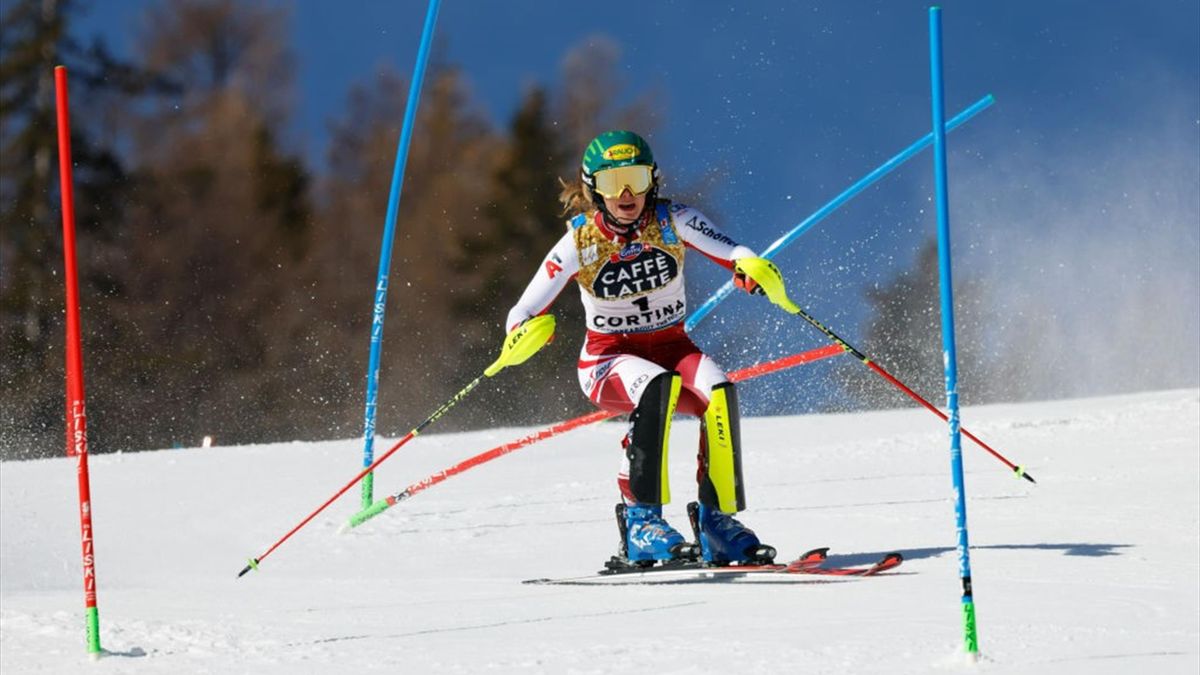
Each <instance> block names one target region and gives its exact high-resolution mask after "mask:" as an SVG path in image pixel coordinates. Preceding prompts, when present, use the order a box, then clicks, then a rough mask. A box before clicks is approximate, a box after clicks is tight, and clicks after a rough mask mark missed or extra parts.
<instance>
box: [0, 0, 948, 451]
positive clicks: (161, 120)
mask: <svg viewBox="0 0 1200 675" xmlns="http://www.w3.org/2000/svg"><path fill="white" fill-rule="evenodd" d="M80 11H81V8H80V6H79V5H78V4H77V3H76V2H75V1H74V0H15V1H14V2H11V3H6V7H5V9H4V10H3V20H2V25H3V28H2V31H0V104H2V105H0V152H2V155H3V165H4V166H3V173H2V175H0V231H2V245H0V340H2V347H0V359H2V362H3V369H2V372H0V380H2V382H0V384H2V388H3V391H2V393H0V419H2V420H3V424H2V430H0V450H2V452H3V453H4V454H3V457H4V458H13V457H36V456H53V455H57V454H59V453H61V452H62V443H61V439H62V425H63V422H62V418H63V357H62V354H63V334H62V333H63V331H62V316H63V289H62V279H61V266H62V262H61V261H62V250H61V234H60V233H61V222H60V220H59V218H60V214H59V210H58V206H57V204H58V194H59V192H58V191H59V185H58V183H57V171H56V167H57V150H56V145H55V127H54V97H53V80H52V76H53V68H54V66H55V65H58V64H65V65H67V66H68V68H69V69H70V72H71V77H72V92H71V93H72V104H73V108H74V109H75V110H79V111H86V114H79V115H76V117H75V119H73V120H72V125H73V129H72V131H73V136H72V147H73V152H74V161H75V181H76V184H75V190H76V195H77V196H76V209H77V213H76V216H77V228H78V239H79V250H80V252H81V255H80V258H79V266H80V269H79V273H80V276H79V278H80V284H81V297H82V298H83V300H82V301H83V305H84V307H83V329H84V359H85V373H86V379H87V387H88V388H87V397H88V398H87V400H88V411H89V418H90V420H91V423H90V424H89V435H90V441H91V447H92V449H93V450H94V451H97V452H103V451H109V450H138V449H148V448H162V447H171V446H173V445H177V444H186V445H194V444H196V443H197V442H198V439H200V438H201V437H202V436H203V435H206V434H212V435H215V436H216V437H217V438H218V440H225V441H228V442H236V443H252V442H265V441H275V440H289V439H297V438H303V439H317V438H338V437H341V438H344V437H350V436H354V435H357V434H359V433H361V426H362V401H363V388H364V386H365V373H364V371H365V364H366V362H367V351H368V347H369V344H368V338H369V331H370V325H369V324H370V320H371V315H370V311H369V310H370V308H369V307H368V303H367V299H368V298H369V297H372V296H373V289H374V285H375V269H376V266H377V261H378V256H379V249H378V247H379V239H380V231H381V226H382V223H383V221H384V216H385V209H386V199H385V195H387V194H388V190H389V185H390V181H391V174H392V165H393V162H394V158H395V148H396V140H397V138H398V136H399V132H400V129H399V126H400V123H401V120H402V119H403V117H404V108H405V98H406V96H407V82H406V80H405V79H404V77H403V76H401V75H399V74H397V73H395V72H393V71H390V70H387V69H383V70H381V71H380V72H379V73H377V74H376V75H375V76H374V77H373V78H372V79H370V80H368V81H363V82H360V83H358V84H357V85H356V86H355V87H354V88H353V89H352V91H351V92H350V93H349V95H348V96H347V98H346V100H345V101H344V103H343V105H342V108H341V111H340V113H339V114H338V115H337V116H336V118H335V119H333V120H331V122H330V125H329V131H330V133H329V142H328V148H327V150H326V159H327V162H326V164H327V167H328V168H327V170H325V171H321V172H316V171H314V170H313V169H312V168H310V167H308V166H306V164H305V162H304V161H303V160H302V158H301V157H300V155H299V154H298V153H297V152H296V151H295V149H293V148H290V147H288V144H287V141H286V139H285V138H283V137H282V136H281V134H280V133H279V131H278V130H280V129H285V128H287V124H288V121H289V119H290V116H291V114H292V112H293V111H292V109H291V103H290V99H289V94H290V92H291V91H292V88H293V87H294V85H295V83H294V82H293V81H292V72H293V68H292V66H293V58H294V57H293V54H292V51H291V47H290V45H289V44H288V36H287V35H286V33H285V30H284V28H283V27H284V26H286V25H287V21H286V16H285V14H284V10H281V9H280V8H279V7H278V6H276V5H275V4H273V3H266V2H234V1H233V0H179V1H176V2H163V3H159V4H156V5H152V6H151V7H150V8H149V9H147V10H146V15H145V16H144V18H143V20H142V30H140V31H139V32H138V33H137V35H136V38H135V40H134V42H133V48H132V56H130V57H129V58H128V59H119V58H116V57H114V56H113V55H112V54H111V53H110V52H109V50H108V49H106V47H105V46H104V45H103V44H102V43H100V42H98V41H94V42H93V43H91V44H83V43H81V42H80V41H79V40H78V39H77V38H76V37H75V36H74V35H73V33H72V31H71V25H72V24H71V22H72V20H73V19H74V18H75V17H77V16H78V15H79V12H80ZM618 57H619V54H618V52H617V50H616V48H615V47H614V46H612V45H611V44H609V43H605V42H604V41H589V43H587V44H585V45H582V46H580V47H578V48H576V49H575V50H574V51H573V52H571V53H570V54H568V55H567V57H566V58H565V59H564V62H563V66H562V69H561V73H560V76H559V80H558V81H557V82H555V83H553V84H552V85H540V86H531V87H529V88H528V89H527V90H526V91H525V92H524V94H523V96H522V98H521V100H520V103H519V105H518V107H517V109H516V112H515V113H514V114H513V116H512V118H511V120H509V121H508V123H507V124H506V125H504V126H502V127H497V126H496V125H494V124H492V123H491V122H490V121H489V120H488V119H487V117H486V116H485V115H483V114H482V113H481V112H480V110H479V108H478V106H477V105H476V103H475V102H474V101H473V100H472V99H471V95H470V93H469V90H468V88H467V86H466V85H467V83H466V82H465V81H464V77H463V75H462V73H461V72H460V71H459V70H457V69H456V68H455V67H454V66H453V65H452V64H449V63H446V62H445V60H444V59H443V58H441V56H440V51H439V50H438V48H437V46H436V45H435V58H434V63H433V64H432V65H431V70H430V73H429V75H428V77H427V79H426V85H425V90H424V92H423V93H422V99H421V106H420V110H419V114H418V118H417V120H416V129H415V133H414V134H413V141H412V147H411V149H410V154H409V159H408V166H407V171H406V179H405V187H404V194H403V199H402V200H401V204H400V211H399V214H398V222H399V223H400V226H399V228H398V231H397V239H396V243H395V249H394V255H393V263H392V270H391V285H392V289H391V292H389V293H388V306H387V310H386V317H387V318H386V324H385V329H384V332H385V339H384V350H383V355H384V358H383V368H382V372H381V388H380V392H379V409H378V419H379V421H380V422H379V431H380V433H383V434H388V435H398V434H402V433H404V432H405V431H407V430H408V427H409V426H411V425H413V424H415V423H416V422H417V421H419V420H420V419H422V418H423V417H424V416H425V415H426V414H428V412H430V409H431V406H433V405H436V402H439V401H442V400H444V399H445V398H446V397H448V396H449V395H451V394H453V393H454V392H455V391H457V390H458V389H459V388H461V387H462V386H463V385H464V384H465V383H466V382H467V381H469V379H471V378H473V377H474V376H475V374H477V373H478V372H480V371H481V370H482V369H483V368H484V367H485V366H486V365H487V364H488V363H489V362H490V361H491V360H492V358H494V356H495V354H494V352H495V350H496V348H497V346H498V343H499V337H500V335H501V334H502V326H501V325H500V324H501V322H502V321H503V318H504V317H503V313H504V311H505V309H506V308H507V306H508V303H511V302H513V301H515V299H516V298H517V296H518V295H519V294H520V291H521V290H522V288H523V287H524V285H525V283H526V282H527V281H528V278H529V275H530V274H532V272H533V264H534V263H535V262H536V260H535V259H536V258H538V257H540V256H541V255H542V253H543V252H544V251H546V250H548V248H549V247H550V246H551V245H552V244H553V242H554V241H556V240H557V239H558V237H559V236H560V235H561V232H562V227H563V224H562V223H563V216H562V214H561V213H560V212H559V206H558V202H557V199H556V196H557V193H558V191H559V184H558V177H560V176H561V177H564V178H571V177H574V176H575V175H576V171H577V163H578V155H579V152H580V149H581V148H582V147H584V145H585V144H586V142H587V141H588V139H590V138H591V137H592V136H593V135H594V134H595V133H596V131H597V130H598V129H603V128H615V127H630V128H637V129H641V130H652V129H653V128H654V127H655V126H656V125H657V124H658V123H659V121H660V120H659V115H660V114H661V110H662V107H663V106H662V103H661V101H657V100H654V99H653V98H652V96H653V95H652V94H651V95H646V96H643V97H641V98H636V99H635V100H634V102H633V103H631V104H629V105H624V106H619V107H618V106H614V105H612V104H611V103H610V101H611V98H610V97H607V96H602V95H599V93H598V92H610V91H617V90H620V88H621V86H622V84H623V83H622V82H621V81H620V78H619V76H618V69H617V67H616V66H617V61H618ZM673 187H674V188H675V189H673V190H672V192H673V193H674V194H675V195H677V196H683V197H686V193H687V191H688V186H673ZM693 189H698V188H693ZM681 193H683V194H682V195H681ZM927 262H928V261H919V265H920V264H926V263H927ZM921 269H924V268H918V269H917V270H915V271H914V272H913V273H912V274H910V275H908V276H906V277H904V278H901V279H898V280H897V281H896V283H895V284H894V285H893V286H892V287H890V288H889V289H885V290H882V291H879V292H877V293H876V295H875V296H874V297H873V300H875V301H876V304H877V305H878V308H877V309H878V314H879V317H878V318H877V319H876V321H875V323H874V324H873V325H875V326H876V327H875V329H874V332H873V333H872V338H873V339H874V340H878V342H875V344H876V345H877V346H881V345H885V344H886V345H893V346H896V347H897V349H896V351H895V355H896V356H897V358H894V359H892V360H893V361H899V360H904V359H908V358H910V357H912V358H916V356H920V357H921V358H926V359H927V357H928V354H926V355H912V354H908V353H907V352H905V351H904V350H905V349H908V348H909V347H907V346H906V344H908V343H907V338H906V335H907V334H912V333H914V332H915V331H920V330H926V328H925V327H924V324H925V323H928V321H927V320H928V318H929V317H928V316H926V315H925V314H923V313H922V311H923V310H921V309H919V308H917V309H914V308H913V305H912V302H910V298H911V297H912V296H911V295H906V293H908V290H906V289H908V288H909V286H911V284H913V283H918V284H919V283H926V282H927V281H928V280H927V279H924V278H923V277H922V274H921V273H920V270H921ZM925 276H928V275H925ZM909 277H911V278H909ZM934 280H935V283H936V271H935V272H934ZM906 284H908V286H906ZM933 295H936V294H935V293H934V294H933ZM933 295H931V296H929V297H933ZM556 312H558V313H559V314H560V320H561V321H563V322H564V323H565V324H567V325H580V323H581V321H580V319H581V310H580V308H579V307H578V303H575V302H571V301H570V300H569V299H566V301H564V302H560V303H559V305H558V306H557V309H556ZM906 322H907V323H906ZM923 322H924V323H923ZM575 333H576V332H573V331H563V332H562V334H561V335H560V336H559V338H558V342H559V343H560V344H557V345H556V347H557V348H555V349H552V350H547V353H546V354H545V355H544V356H539V359H541V360H543V363H541V367H538V368H527V369H514V370H513V371H511V374H509V373H506V378H509V379H511V380H512V381H511V383H510V384H509V386H506V387H504V391H498V390H494V389H493V390H491V391H484V390H481V391H480V393H478V394H477V395H475V396H473V401H472V403H473V404H472V405H471V406H465V407H463V409H462V410H458V411H456V412H455V415H454V416H453V419H447V420H446V422H445V423H442V424H441V426H442V428H447V429H453V428H467V427H478V426H483V425H504V424H520V423H532V422H535V421H545V420H549V419H561V418H563V417H566V416H569V415H574V414H579V413H582V412H584V411H587V410H588V403H587V401H586V400H584V399H583V397H582V396H578V395H576V394H577V385H576V382H575V368H574V362H575V359H576V354H577V351H578V347H579V345H578V341H579V339H580V336H579V335H577V334H575ZM925 335H926V336H928V335H929V333H926V334H925ZM874 340H873V341H874ZM926 341H927V340H926ZM564 343H565V344H564ZM888 354H889V355H891V352H888ZM932 363H933V364H935V365H936V364H938V363H940V358H939V357H936V356H935V357H934V359H933V360H932ZM934 372H935V373H936V372H937V371H936V369H935V370H934ZM847 386H848V387H849V388H850V389H852V390H854V391H856V392H859V393H858V394H856V395H858V396H859V398H860V400H861V401H862V402H863V403H864V404H868V405H878V404H895V403H896V401H895V399H893V398H889V396H890V394H889V393H886V392H883V391H882V390H880V389H878V388H873V387H871V386H869V385H864V384H863V383H862V382H861V381H860V380H858V379H855V378H854V377H851V378H849V380H847ZM927 391H937V388H935V387H931V388H929V389H927ZM513 392H520V394H519V396H517V395H513Z"/></svg>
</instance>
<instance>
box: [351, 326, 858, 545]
mask: <svg viewBox="0 0 1200 675" xmlns="http://www.w3.org/2000/svg"><path fill="white" fill-rule="evenodd" d="M843 351H844V350H843V349H842V348H841V346H839V345H828V346H825V347H820V348H818V349H813V350H810V351H807V352H801V353H799V354H793V355H792V356H785V357H783V358H781V359H775V360H774V361H767V362H765V363H759V364H755V365H753V366H749V367H747V368H742V369H740V370H735V371H734V372H732V373H730V374H729V380H730V381H731V382H741V381H742V380H750V379H753V378H756V377H759V376H761V375H766V374H768V373H773V372H776V371H779V370H785V369H787V368H792V367H794V366H798V365H800V364H802V363H810V362H812V361H819V360H821V359H826V358H829V357H831V356H837V355H838V354H841V353H842V352H843ZM619 414H620V413H615V412H609V411H607V410H598V411H596V412H593V413H588V414H587V415H581V416H579V417H576V418H574V419H569V420H566V421H564V422H559V423H557V424H553V425H551V426H549V427H546V428H545V429H541V430H539V431H535V432H534V433H532V434H529V435H528V436H525V437H523V438H519V439H517V440H515V441H510V442H508V443H505V444H504V445H499V446H496V447H494V448H492V449H491V450H488V451H486V452H482V453H480V454H478V455H475V456H474V457H470V458H468V459H464V460H463V461H461V462H459V463H458V464H455V465H454V466H452V467H450V468H448V469H442V470H441V471H439V472H437V473H435V474H433V475H431V476H429V477H428V478H425V479H424V480H421V481H418V482H416V483H413V484H412V485H409V486H408V487H406V488H404V489H403V490H401V491H400V492H398V493H396V494H394V495H389V496H387V497H385V498H383V499H380V500H378V501H376V502H374V503H373V504H371V505H370V506H368V507H367V508H365V509H363V510H362V511H359V512H358V513H356V514H354V515H353V516H351V517H350V520H349V521H347V522H346V524H345V525H343V526H342V528H341V530H342V531H343V532H344V531H346V530H349V529H351V528H355V527H358V526H359V525H362V524H363V523H365V522H367V521H368V520H370V519H372V518H374V517H375V516H377V515H379V514H381V513H383V512H384V511H386V510H388V509H389V508H391V507H393V506H395V505H396V504H398V503H400V502H402V501H404V500H405V499H408V498H409V497H412V496H413V495H415V494H417V493H418V492H422V491H424V490H425V489H426V488H430V487H433V486H434V485H437V484H438V483H441V482H442V481H444V480H446V479H447V478H449V477H451V476H454V475H457V474H460V473H462V472H464V471H467V470H469V469H473V468H475V467H477V466H479V465H481V464H486V463H487V462H490V461H492V460H493V459H496V458H498V457H503V456H504V455H507V454H509V453H511V452H515V451H516V450H519V449H521V448H524V447H526V446H529V445H533V444H534V443H537V442H538V441H544V440H546V439H547V438H550V437H552V436H557V435H559V434H561V433H564V432H567V431H570V430H572V429H577V428H579V427H582V426H587V425H589V424H593V423H595V422H601V421H604V420H606V419H610V418H613V417H616V416H617V415H619Z"/></svg>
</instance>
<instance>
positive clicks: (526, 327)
mask: <svg viewBox="0 0 1200 675" xmlns="http://www.w3.org/2000/svg"><path fill="white" fill-rule="evenodd" d="M553 334H554V317H553V316H552V315H549V314H543V315H542V316H538V317H535V318H533V319H530V320H529V321H526V322H525V323H523V324H521V325H520V326H518V327H517V328H515V329H513V331H512V332H511V333H509V334H508V337H507V338H505V340H504V348H503V350H502V351H501V353H500V358H498V359H496V361H495V362H494V363H492V365H490V366H488V367H487V369H486V370H484V371H483V374H481V375H478V376H477V377H476V378H475V379H474V380H471V383H470V384H468V385H467V386H465V387H463V388H462V389H461V390H460V391H459V392H458V393H457V394H455V395H454V396H453V397H451V398H450V400H449V401H446V402H445V403H443V404H442V407H440V408H438V409H437V410H436V411H434V413H433V414H432V415H430V416H429V417H427V418H425V421H424V422H421V423H420V424H418V425H417V427H416V428H415V429H413V430H412V431H410V432H408V434H407V435H406V436H405V437H404V438H401V439H400V440H399V441H397V442H396V443H395V445H393V446H392V447H391V448H390V449H388V451H387V452H385V453H383V455H382V456H381V457H379V458H378V459H376V460H375V461H374V462H372V463H371V464H370V466H367V467H365V468H364V469H363V470H362V471H360V472H359V473H358V475H357V476H355V477H354V478H353V479H351V481H350V482H349V483H346V484H345V485H344V486H342V489H340V490H338V491H337V492H335V493H334V495H333V496H332V497H330V498H329V499H327V500H325V503H324V504H321V505H320V506H319V507H317V510H315V511H313V512H312V513H310V514H308V516H307V517H306V518H305V519H304V520H302V521H300V524H299V525H297V526H295V527H293V528H292V529H291V530H289V531H288V533H287V534H285V535H283V537H282V538H280V539H279V541H276V542H275V543H274V544H272V545H271V548H268V549H267V550H266V552H265V553H263V554H262V555H260V556H258V557H257V558H250V561H249V562H248V563H247V564H246V566H245V567H244V568H242V571H241V572H238V577H239V578H241V577H242V576H244V575H245V574H246V573H247V572H249V571H250V570H252V569H258V565H259V563H261V562H262V561H263V560H264V559H265V558H266V557H267V556H269V555H271V552H272V551H274V550H275V549H277V548H279V546H280V545H282V544H283V542H285V541H287V540H288V539H289V538H291V536H292V535H293V534H295V533H296V532H298V531H299V530H300V528H302V527H304V526H305V525H307V524H308V523H309V521H311V520H312V519H313V518H316V517H317V514H319V513H320V512H322V511H324V510H325V507H327V506H329V505H330V504H332V503H333V502H334V501H336V500H337V498H338V497H341V496H342V495H343V494H345V493H346V491H347V490H349V489H350V488H352V487H354V485H355V484H357V483H358V482H359V481H360V480H362V478H363V476H365V475H367V474H368V473H371V471H373V470H375V467H377V466H379V465H380V464H383V463H384V462H385V461H387V458H388V457H391V456H392V454H393V453H395V452H396V451H397V450H399V449H400V448H401V447H402V446H404V444H405V443H408V442H409V441H411V440H412V439H413V438H416V437H417V435H419V434H420V433H421V431H423V430H424V429H425V427H427V426H429V425H430V424H433V423H434V422H436V421H437V420H438V419H439V418H441V417H442V416H443V415H445V414H446V413H447V412H448V411H449V410H450V409H451V408H453V407H454V406H455V405H456V404H457V403H458V402H459V401H462V400H463V399H464V398H466V397H467V395H468V394H470V393H471V392H472V391H473V390H474V389H475V387H478V386H479V383H480V382H482V381H483V378H485V377H492V376H494V375H496V374H497V373H499V372H500V371H501V370H504V369H505V368H507V367H508V366H515V365H518V364H520V363H524V362H525V361H526V360H528V359H529V357H531V356H533V355H534V354H535V353H537V351H538V350H539V349H541V348H542V347H544V346H545V345H546V343H547V342H549V341H550V337H551V336H552V335H553Z"/></svg>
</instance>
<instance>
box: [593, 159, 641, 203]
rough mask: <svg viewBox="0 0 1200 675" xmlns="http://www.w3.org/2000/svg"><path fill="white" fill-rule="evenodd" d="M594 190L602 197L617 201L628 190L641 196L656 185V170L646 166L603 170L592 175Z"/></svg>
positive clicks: (638, 165) (635, 165) (639, 165)
mask: <svg viewBox="0 0 1200 675" xmlns="http://www.w3.org/2000/svg"><path fill="white" fill-rule="evenodd" d="M592 183H593V184H592V190H594V191H596V192H597V193H598V194H599V195H600V196H602V197H608V198H609V199H616V198H617V197H620V196H621V193H623V192H625V190H626V189H628V190H629V191H630V192H631V193H633V194H634V195H640V194H642V193H643V192H645V191H647V190H649V189H650V187H651V186H652V185H654V168H653V167H649V166H646V165H644V164H633V165H631V166H618V167H616V168H613V169H602V170H600V171H597V172H596V173H595V174H593V175H592Z"/></svg>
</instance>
